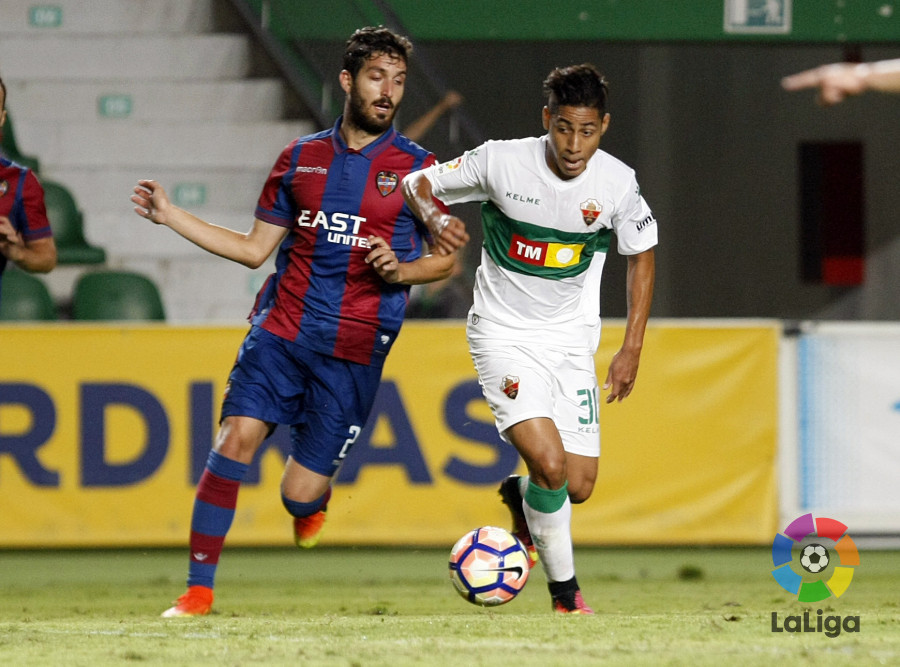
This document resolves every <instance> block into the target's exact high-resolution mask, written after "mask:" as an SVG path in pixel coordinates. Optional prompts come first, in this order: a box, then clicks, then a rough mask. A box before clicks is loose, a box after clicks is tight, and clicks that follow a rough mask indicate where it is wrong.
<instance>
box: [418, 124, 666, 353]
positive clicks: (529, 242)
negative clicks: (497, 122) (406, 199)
mask: <svg viewBox="0 0 900 667" xmlns="http://www.w3.org/2000/svg"><path fill="white" fill-rule="evenodd" d="M547 141H548V138H547V137H546V136H543V137H529V138H526V139H516V140H512V141H488V142H487V143H485V144H483V145H481V146H479V147H478V148H475V149H474V150H471V151H468V152H467V153H465V154H464V155H463V156H461V157H458V158H456V159H455V160H451V161H450V162H445V163H441V164H436V165H433V166H432V167H429V168H428V169H426V170H425V171H424V173H425V175H426V176H427V178H428V180H429V181H430V182H431V186H432V189H433V191H434V195H435V196H436V197H437V198H438V199H440V200H441V201H443V202H444V203H445V204H448V205H449V204H456V203H461V202H470V201H482V202H484V203H483V204H482V208H481V218H482V225H483V231H484V246H483V247H482V251H481V265H480V266H479V267H478V271H477V273H476V279H475V294H474V305H473V306H472V310H471V311H470V313H469V336H470V337H472V336H473V335H474V336H481V335H484V336H487V337H490V338H494V339H500V340H504V341H506V342H508V343H516V342H521V343H525V344H533V343H538V344H541V345H551V346H554V347H563V348H567V349H572V350H574V351H579V352H586V353H589V354H593V353H594V352H595V351H596V349H597V345H598V344H599V341H600V277H601V273H602V271H603V264H604V261H605V259H606V252H607V250H608V249H609V244H610V241H611V237H612V235H613V233H615V236H616V239H617V245H618V250H619V253H621V254H623V255H633V254H637V253H640V252H644V251H645V250H649V249H650V248H652V247H653V246H655V245H656V243H657V228H656V220H655V218H654V217H653V213H652V212H651V211H650V208H649V207H648V206H647V203H646V202H645V201H644V198H643V197H642V196H641V193H640V188H639V187H638V184H637V180H636V179H635V176H634V170H632V169H631V168H630V167H628V166H627V165H625V164H624V163H623V162H621V161H620V160H618V159H616V158H614V157H613V156H612V155H610V154H609V153H606V152H605V151H602V150H598V151H597V152H596V153H595V154H594V155H593V157H592V158H591V160H590V162H589V163H588V166H587V168H586V169H585V170H584V172H582V173H581V174H580V175H578V176H577V177H575V178H573V179H571V180H563V179H561V178H559V177H558V176H556V174H554V173H553V172H552V171H551V170H550V167H549V166H547V162H546V158H545V154H546V150H547Z"/></svg>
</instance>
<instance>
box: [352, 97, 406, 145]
mask: <svg viewBox="0 0 900 667" xmlns="http://www.w3.org/2000/svg"><path fill="white" fill-rule="evenodd" d="M378 101H380V100H374V101H373V102H372V104H373V105H374V104H375V103H376V102H378ZM369 106H370V105H367V104H366V101H365V100H364V99H363V98H362V97H360V96H359V94H358V93H357V92H356V88H351V89H350V105H349V107H348V111H347V114H348V117H347V121H348V122H349V123H350V124H351V125H353V126H354V127H358V128H359V129H360V130H362V131H363V132H366V133H368V134H372V135H376V134H382V133H383V132H385V131H386V130H387V129H388V128H389V127H390V126H391V123H393V122H394V116H395V115H396V113H397V107H396V106H393V105H392V106H391V111H390V113H389V114H388V115H387V116H386V117H385V118H378V117H377V116H375V114H374V113H367V111H368V109H369Z"/></svg>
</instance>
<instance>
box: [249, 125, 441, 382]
mask: <svg viewBox="0 0 900 667" xmlns="http://www.w3.org/2000/svg"><path fill="white" fill-rule="evenodd" d="M341 120H342V119H341V118H338V120H337V122H336V123H335V125H334V127H332V128H331V129H329V130H326V131H323V132H320V133H318V134H312V135H308V136H305V137H300V138H298V139H296V140H294V141H293V142H291V143H290V144H288V146H287V147H286V148H285V149H284V150H283V151H282V153H281V155H280V157H279V158H278V161H277V162H276V163H275V166H274V167H273V168H272V171H271V172H270V174H269V177H268V179H267V180H266V184H265V185H264V186H263V191H262V194H261V195H260V197H259V201H258V203H257V207H256V213H255V215H256V217H257V218H258V219H259V220H263V221H265V222H268V223H271V224H273V225H280V226H282V227H287V228H288V229H290V232H289V233H288V235H287V236H286V237H285V239H284V241H283V242H282V244H281V247H280V248H279V250H278V256H277V258H276V264H275V266H276V272H275V273H274V274H272V275H271V276H270V277H269V279H268V280H267V281H266V283H265V284H264V285H263V287H262V288H261V289H260V292H259V294H258V295H257V299H256V306H255V308H254V312H253V313H252V314H251V321H252V322H253V323H254V324H257V325H259V326H262V327H263V328H264V329H266V330H267V331H270V332H271V333H273V334H275V335H277V336H281V337H282V338H286V339H288V340H293V341H296V342H297V343H300V344H302V345H305V346H308V347H310V348H312V349H314V350H316V351H318V352H322V353H325V354H329V355H332V356H334V357H338V358H341V359H347V360H350V361H354V362H357V363H361V364H378V365H380V364H382V363H383V362H384V359H385V357H386V356H387V353H388V351H389V350H390V348H391V345H392V344H393V342H394V340H395V339H396V337H397V334H398V333H399V332H400V326H401V324H402V323H403V316H404V313H405V311H406V304H407V301H408V298H409V286H408V285H391V284H388V283H386V282H385V281H384V280H383V279H382V278H381V277H380V276H379V275H378V274H377V273H376V272H375V270H374V269H373V268H372V267H371V266H369V265H368V264H366V262H365V257H366V255H367V254H368V252H369V246H368V241H367V238H368V237H369V236H370V235H375V236H380V237H382V238H384V239H385V240H386V241H387V242H388V243H389V244H390V246H391V248H392V249H393V251H394V252H395V253H396V255H397V258H398V260H399V261H401V262H409V261H412V260H415V259H417V258H419V257H421V256H422V254H423V250H424V249H425V247H426V246H425V244H426V243H427V242H428V240H429V236H428V232H427V230H426V228H425V227H424V225H422V223H421V222H420V221H419V220H417V219H416V218H415V216H413V214H412V212H411V211H410V209H409V208H408V207H407V206H406V203H405V201H404V199H403V195H402V194H401V192H400V181H402V180H403V177H404V176H406V175H407V174H408V173H410V172H412V171H416V170H418V169H421V168H423V167H427V166H429V165H431V164H433V163H434V161H435V158H434V155H433V154H431V153H429V152H428V151H426V150H424V149H423V148H421V147H420V146H418V145H417V144H415V143H413V142H412V141H410V140H409V139H407V138H406V137H404V136H403V135H401V134H399V133H398V132H397V131H396V130H395V129H394V128H393V127H392V128H391V129H390V130H388V131H387V132H385V133H384V134H383V135H382V136H381V137H379V138H378V139H376V140H375V141H374V142H372V143H371V144H369V145H368V146H366V147H365V148H363V149H362V150H359V151H357V150H353V149H350V148H348V147H347V145H346V143H345V142H344V141H343V139H342V138H341V135H340V132H339V130H340V124H341ZM441 207H442V208H444V210H446V208H445V207H444V206H443V204H441Z"/></svg>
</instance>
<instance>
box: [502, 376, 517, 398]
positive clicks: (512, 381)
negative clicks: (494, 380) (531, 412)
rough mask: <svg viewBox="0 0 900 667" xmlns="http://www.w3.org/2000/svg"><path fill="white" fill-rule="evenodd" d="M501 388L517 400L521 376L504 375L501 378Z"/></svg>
mask: <svg viewBox="0 0 900 667" xmlns="http://www.w3.org/2000/svg"><path fill="white" fill-rule="evenodd" d="M500 389H501V391H502V392H503V393H504V394H506V395H507V396H509V398H511V399H513V400H516V396H518V395H519V378H518V377H516V376H515V375H506V376H504V377H503V379H502V380H500Z"/></svg>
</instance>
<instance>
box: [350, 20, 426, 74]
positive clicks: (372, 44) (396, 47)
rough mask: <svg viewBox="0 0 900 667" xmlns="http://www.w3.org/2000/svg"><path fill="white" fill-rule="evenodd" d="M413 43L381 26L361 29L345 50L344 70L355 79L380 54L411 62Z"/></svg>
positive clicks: (352, 36) (355, 33) (351, 37)
mask: <svg viewBox="0 0 900 667" xmlns="http://www.w3.org/2000/svg"><path fill="white" fill-rule="evenodd" d="M412 49H413V46H412V42H410V41H409V39H407V38H406V37H404V36H403V35H398V34H397V33H395V32H392V31H390V30H388V29H387V28H385V27H384V26H382V25H380V26H378V27H372V26H369V27H366V28H360V29H359V30H357V31H356V32H354V33H353V34H352V35H351V36H350V39H348V40H347V46H346V48H345V49H344V69H345V70H347V71H348V72H350V75H351V76H352V77H353V78H356V74H357V73H358V72H359V70H360V69H362V66H363V63H364V62H365V61H366V60H368V59H369V58H372V57H373V56H376V55H378V54H381V53H383V54H385V55H388V56H394V57H396V58H400V59H401V60H402V61H403V62H405V63H408V62H409V56H410V55H411V54H412Z"/></svg>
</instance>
